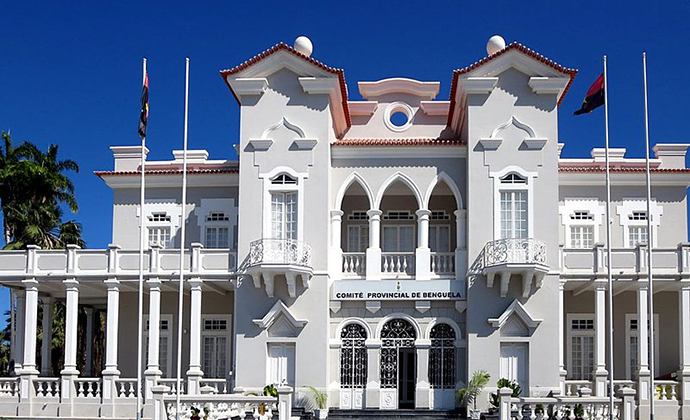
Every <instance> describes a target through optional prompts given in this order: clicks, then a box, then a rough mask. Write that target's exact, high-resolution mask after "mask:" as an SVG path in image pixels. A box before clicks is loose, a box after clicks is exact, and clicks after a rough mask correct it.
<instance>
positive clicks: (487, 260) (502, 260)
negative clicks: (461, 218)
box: [470, 238, 546, 273]
mask: <svg viewBox="0 0 690 420" xmlns="http://www.w3.org/2000/svg"><path fill="white" fill-rule="evenodd" d="M507 264H535V265H544V266H545V265H546V244H545V243H544V242H542V241H537V240H536V239H529V238H511V239H498V240H495V241H490V242H487V243H486V245H484V249H483V250H482V252H481V253H480V254H479V257H477V259H476V260H475V262H474V264H473V265H472V268H471V269H470V272H474V273H481V272H482V271H483V270H485V269H487V268H491V267H496V266H501V265H507Z"/></svg>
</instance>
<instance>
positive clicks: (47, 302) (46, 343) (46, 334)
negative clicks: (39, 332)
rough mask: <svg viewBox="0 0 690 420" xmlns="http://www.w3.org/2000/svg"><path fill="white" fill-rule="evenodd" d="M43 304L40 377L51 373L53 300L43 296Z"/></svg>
mask: <svg viewBox="0 0 690 420" xmlns="http://www.w3.org/2000/svg"><path fill="white" fill-rule="evenodd" d="M41 302H42V304H43V326H42V327H43V339H42V342H41V375H43V376H52V373H53V357H52V356H53V355H52V352H53V346H52V345H51V341H53V299H52V298H50V297H48V296H44V297H42V298H41Z"/></svg>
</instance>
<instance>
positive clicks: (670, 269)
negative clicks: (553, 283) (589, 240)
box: [559, 243, 690, 277]
mask: <svg viewBox="0 0 690 420" xmlns="http://www.w3.org/2000/svg"><path fill="white" fill-rule="evenodd" d="M647 254H648V248H647V246H646V245H645V244H639V245H638V246H636V247H635V248H612V249H611V268H612V272H613V274H614V276H616V275H620V276H622V277H626V276H628V277H629V276H631V275H636V274H640V273H642V274H645V273H646V272H647ZM559 259H560V268H561V272H562V273H563V274H566V275H577V276H581V275H584V276H586V275H590V276H591V275H595V274H597V273H605V272H606V266H607V265H608V263H607V256H606V246H605V244H603V243H599V244H595V245H594V246H593V247H592V248H566V247H561V250H560V258H559ZM652 262H653V267H654V273H655V274H656V275H657V276H674V275H678V274H679V273H688V272H690V244H688V243H680V244H678V245H677V246H676V247H668V248H667V247H664V248H656V247H655V248H654V252H653V253H652Z"/></svg>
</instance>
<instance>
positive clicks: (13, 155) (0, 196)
mask: <svg viewBox="0 0 690 420" xmlns="http://www.w3.org/2000/svg"><path fill="white" fill-rule="evenodd" d="M2 140H3V143H2V145H0V209H1V210H2V213H3V215H4V214H5V213H6V210H7V206H8V205H10V204H11V203H13V202H14V201H15V200H16V199H17V197H18V195H19V192H20V191H21V188H22V187H24V186H25V183H24V182H20V181H21V180H22V178H25V177H24V176H22V169H25V168H24V167H23V165H20V162H22V160H23V159H25V158H27V157H28V156H29V154H31V153H32V152H33V150H32V151H31V152H29V150H28V149H29V146H28V145H27V144H26V142H25V143H24V144H22V145H20V146H19V147H15V146H14V144H12V137H10V133H6V132H4V131H3V132H2ZM3 146H4V147H3ZM3 234H4V236H5V243H6V244H8V243H10V240H11V238H12V229H11V224H10V222H9V221H8V219H7V217H5V218H4V220H3Z"/></svg>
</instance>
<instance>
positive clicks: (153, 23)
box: [0, 0, 690, 311]
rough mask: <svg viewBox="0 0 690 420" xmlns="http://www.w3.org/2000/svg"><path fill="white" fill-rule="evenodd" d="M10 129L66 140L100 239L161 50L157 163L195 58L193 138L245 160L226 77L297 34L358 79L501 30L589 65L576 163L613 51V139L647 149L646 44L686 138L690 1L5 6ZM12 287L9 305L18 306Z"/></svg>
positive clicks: (433, 76) (663, 130)
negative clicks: (107, 175) (587, 107)
mask: <svg viewBox="0 0 690 420" xmlns="http://www.w3.org/2000/svg"><path fill="white" fill-rule="evenodd" d="M0 15H1V16H2V25H1V27H0V28H1V29H0V129H2V130H8V129H11V130H12V137H13V138H14V140H15V141H17V142H19V141H22V140H29V141H31V142H34V143H36V144H37V145H39V146H40V147H41V148H44V149H45V148H46V147H47V145H49V144H50V143H57V144H59V145H60V153H61V155H62V157H65V158H71V159H74V160H76V161H77V162H78V163H79V165H80V167H81V172H80V173H79V174H75V175H73V176H72V179H73V180H74V183H75V185H76V190H77V199H78V201H79V205H80V211H79V213H78V214H76V215H74V218H76V219H77V220H78V221H79V222H81V223H82V224H83V226H84V237H85V239H86V242H87V244H88V246H89V247H90V248H101V247H105V246H106V245H107V244H108V243H109V239H110V236H111V230H112V227H111V221H112V220H111V217H112V216H111V214H112V211H111V208H110V206H111V201H112V195H111V193H110V191H109V190H108V188H107V187H106V186H105V184H104V183H103V182H102V181H101V180H99V179H98V178H97V177H96V176H94V175H93V173H92V172H93V171H94V170H102V169H111V168H112V157H111V156H112V155H111V153H110V150H108V147H109V146H111V145H130V144H136V143H137V142H138V141H139V138H138V136H137V134H136V129H137V123H138V118H139V95H140V92H141V59H142V57H144V56H146V57H148V59H149V78H150V86H151V87H150V89H151V93H150V95H151V96H150V98H151V99H150V106H151V115H150V123H149V138H148V139H147V142H148V146H149V148H150V149H151V153H150V157H151V158H153V159H169V158H171V157H172V155H171V153H170V150H171V149H173V148H178V149H179V148H181V145H182V116H183V81H184V58H185V56H189V57H190V59H191V83H190V119H189V123H190V128H189V144H190V148H204V149H207V150H209V152H210V153H211V156H212V157H213V158H233V157H234V156H235V154H234V151H233V149H232V145H233V144H234V143H237V136H238V119H239V112H238V111H239V109H238V106H237V104H236V103H235V100H234V99H233V98H232V96H231V94H230V92H229V91H228V89H227V88H226V86H225V85H224V83H223V81H222V79H221V77H220V76H219V74H218V71H219V70H220V69H224V68H229V67H233V66H235V65H237V64H239V63H241V62H243V61H245V60H247V59H249V58H250V57H252V56H254V55H255V54H257V53H259V52H261V51H263V50H265V49H267V48H269V47H271V46H272V45H274V44H276V43H278V42H280V41H284V42H287V43H288V44H292V41H293V40H294V39H295V38H296V37H297V36H299V35H307V36H308V37H309V38H311V40H312V42H313V43H314V53H313V57H314V58H316V59H318V60H320V61H322V62H324V63H326V64H328V65H330V66H333V67H339V68H343V69H344V70H345V78H346V80H347V83H348V89H349V92H350V98H351V99H360V96H359V93H358V90H357V81H362V80H365V81H370V80H378V79H382V78H387V77H393V76H404V77H411V78H415V79H420V80H439V81H441V92H440V94H439V97H438V99H448V94H449V89H450V81H451V72H452V70H453V69H457V68H461V67H464V66H466V65H468V64H471V63H473V62H474V61H476V60H478V59H480V58H482V57H484V55H485V54H486V52H485V45H486V41H487V39H488V38H489V37H490V36H491V35H493V34H500V35H502V36H503V37H504V38H505V39H506V41H508V42H511V41H514V40H517V41H519V42H521V43H523V44H525V45H527V46H528V47H530V48H532V49H534V50H536V51H538V52H540V53H542V54H543V55H545V56H547V57H549V58H551V59H553V60H555V61H557V62H558V63H560V64H563V65H565V66H567V67H574V68H577V69H579V70H580V73H579V74H578V76H577V78H576V79H575V83H574V84H573V86H572V87H571V90H570V92H569V94H568V96H567V97H566V98H565V100H564V101H563V104H562V105H561V108H560V110H561V113H560V117H559V118H560V133H559V141H562V142H565V143H566V144H567V145H566V148H565V150H564V152H563V155H564V156H566V157H576V156H582V157H585V156H588V154H589V150H590V149H591V148H592V147H595V146H602V145H603V112H601V110H599V112H595V114H593V115H589V116H580V117H575V116H573V115H572V112H573V111H574V110H575V109H577V108H579V106H580V104H581V101H582V99H583V97H584V94H585V92H586V90H587V88H588V87H589V85H590V84H591V83H592V82H593V81H594V79H595V78H596V77H597V76H598V75H599V73H600V72H601V57H602V55H604V54H607V55H608V56H609V103H610V111H611V143H612V145H613V146H619V147H626V148H628V155H629V156H638V157H642V156H644V132H643V103H642V67H641V54H642V51H647V54H648V60H649V63H648V73H649V91H650V92H649V93H650V108H651V135H652V142H653V143H654V142H657V141H667V142H668V141H680V142H688V141H690V138H688V136H687V135H686V134H685V133H686V132H687V130H686V129H685V127H686V125H687V120H688V118H690V114H689V111H688V110H689V109H690V83H688V81H687V80H686V78H685V76H686V74H685V71H686V70H687V69H688V67H690V58H689V54H688V53H687V51H686V49H687V45H686V44H687V42H688V38H689V35H690V30H689V29H688V22H689V21H690V2H687V1H674V2H650V1H626V2H601V1H597V2H583V1H582V2H581V1H578V2H555V1H544V2H533V3H530V2H525V1H520V2H516V1H504V0H495V1H485V2H464V1H463V2H461V1H423V2H416V1H415V2H413V1H402V2H396V3H392V2H383V1H372V0H369V1H363V2H359V1H339V2H332V1H321V2H292V1H282V2H271V1H263V2H248V1H225V2H220V1H215V2H201V1H185V2H178V1H165V2H162V1H161V2H143V1H118V2H107V3H106V2H98V1H96V2H34V1H21V2H3V4H2V5H0ZM7 295H8V293H7V291H6V290H4V291H3V292H2V293H0V310H3V311H4V310H5V308H7V306H8V303H7V302H8V298H7Z"/></svg>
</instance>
